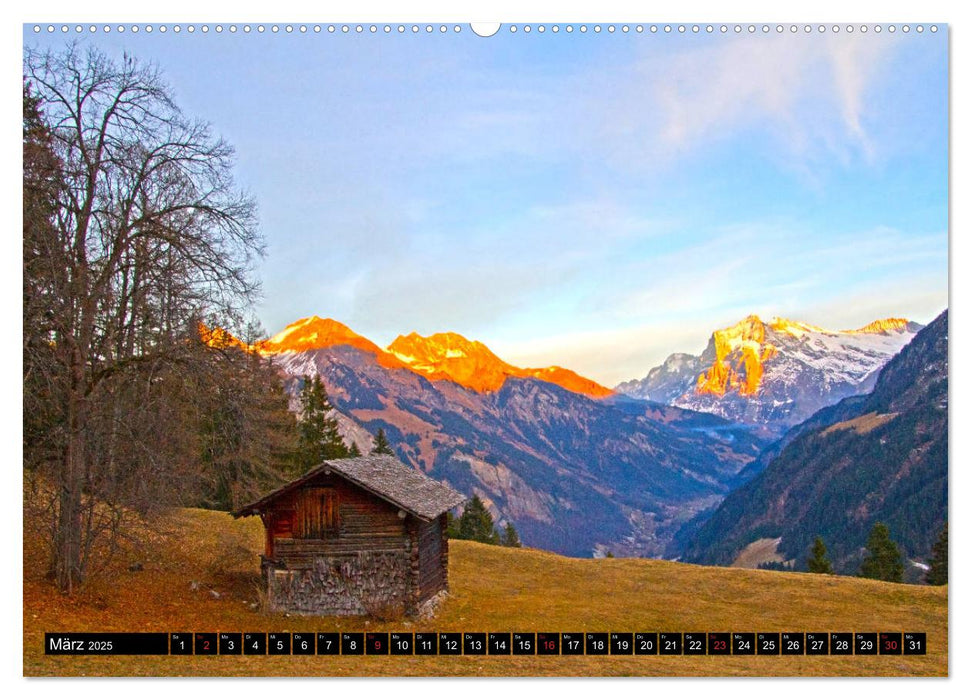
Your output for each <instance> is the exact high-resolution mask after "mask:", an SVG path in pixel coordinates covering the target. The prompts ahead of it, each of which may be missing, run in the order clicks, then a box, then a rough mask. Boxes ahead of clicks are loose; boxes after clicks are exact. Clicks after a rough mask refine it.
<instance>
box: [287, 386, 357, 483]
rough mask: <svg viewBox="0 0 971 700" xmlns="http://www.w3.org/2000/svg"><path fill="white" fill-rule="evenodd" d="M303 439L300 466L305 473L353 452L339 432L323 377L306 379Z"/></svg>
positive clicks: (302, 395) (302, 405)
mask: <svg viewBox="0 0 971 700" xmlns="http://www.w3.org/2000/svg"><path fill="white" fill-rule="evenodd" d="M300 408H301V415H300V423H299V428H300V437H299V441H298V442H299V447H298V449H297V456H296V460H295V461H296V464H297V467H298V468H299V470H300V471H301V472H305V471H307V470H308V469H311V468H313V467H315V466H317V465H318V464H320V463H321V462H323V461H324V460H327V459H339V458H341V457H347V456H348V455H349V454H350V452H349V450H348V449H347V445H345V444H344V440H343V439H342V438H341V436H340V433H339V432H338V430H337V419H336V418H334V417H332V416H331V415H330V414H331V412H332V411H333V409H334V407H333V406H331V403H330V399H329V398H328V397H327V389H326V388H325V387H324V383H323V382H322V381H321V379H320V376H319V375H317V376H314V377H313V378H312V379H311V378H309V377H304V382H303V388H302V389H301V390H300Z"/></svg>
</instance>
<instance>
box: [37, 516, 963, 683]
mask: <svg viewBox="0 0 971 700" xmlns="http://www.w3.org/2000/svg"><path fill="white" fill-rule="evenodd" d="M142 539H144V540H145V541H146V544H144V545H142V546H141V547H134V548H133V549H131V550H130V551H128V552H127V553H126V560H125V561H124V562H120V565H119V567H118V569H117V570H116V571H115V572H113V575H112V576H111V580H110V581H108V580H107V579H106V580H103V581H102V582H101V583H95V584H93V585H92V586H91V588H90V590H88V591H87V592H86V593H85V594H84V595H82V596H79V597H77V598H73V599H65V598H63V597H61V596H59V595H57V594H56V593H54V592H53V591H52V589H51V588H50V587H49V585H48V584H47V583H46V582H45V581H44V580H43V575H42V572H43V565H42V562H43V548H42V543H41V540H40V538H39V537H37V536H35V535H32V534H28V535H27V536H26V537H25V543H24V545H25V555H24V674H25V675H30V676H45V675H70V676H413V675H422V676H428V675H431V676H453V675H458V676H507V675H509V676H513V675H514V676H672V675H688V676H708V675H716V676H774V675H781V676H794V675H814V676H871V675H876V676H940V675H946V674H947V668H948V667H947V588H946V587H945V588H932V587H926V586H907V585H896V584H887V583H881V582H875V581H865V580H861V579H854V578H844V577H830V576H813V575H809V574H795V573H779V572H772V571H752V570H740V569H724V568H714V567H699V566H691V565H685V564H676V563H671V562H662V561H651V560H626V559H600V560H582V559H569V558H565V557H561V556H557V555H554V554H550V553H547V552H542V551H537V550H529V549H523V550H510V549H505V548H500V547H490V546H486V545H479V544H475V543H470V542H453V543H452V550H451V551H452V555H451V581H452V595H451V596H450V598H449V599H448V600H447V602H446V603H445V604H444V606H443V607H442V608H441V610H440V612H439V614H438V616H437V617H436V618H435V619H434V620H432V621H428V622H418V623H410V622H405V621H401V622H393V623H384V622H378V621H374V620H367V619H363V618H350V619H335V618H314V617H287V616H284V615H280V614H266V613H263V612H261V611H260V610H259V609H254V607H257V608H258V605H259V602H260V601H259V594H258V585H257V584H258V574H257V571H258V552H259V550H260V546H261V541H262V531H261V526H260V523H259V521H258V520H256V519H255V518H250V519H246V520H243V521H233V520H232V519H231V518H230V517H229V516H228V515H226V514H225V513H216V512H209V511H202V510H181V511H176V512H174V513H173V514H171V515H170V516H168V517H167V518H166V519H165V520H164V521H163V522H162V523H161V524H160V526H159V529H158V534H156V535H154V536H152V537H150V538H149V537H145V538H142ZM134 562H140V563H141V564H142V565H143V567H144V568H143V570H141V571H129V568H128V567H129V565H130V564H131V563H134ZM214 593H215V594H218V597H217V596H216V595H214ZM333 630H353V631H363V630H375V631H422V630H424V631H470V632H471V631H482V632H488V631H563V632H566V631H578V632H579V631H874V632H876V631H882V630H899V631H904V630H908V631H926V632H927V645H928V649H929V654H928V655H927V656H925V657H918V656H903V657H901V656H898V657H890V656H883V657H880V656H875V657H775V658H770V657H761V658H760V657H693V656H685V657H326V656H319V657H301V656H294V657H253V656H247V657H120V656H119V657H47V656H45V655H44V653H43V639H44V632H45V631H70V632H81V631H198V632H205V631H211V632H218V631H238V632H254V631H276V632H286V631H291V632H292V631H333Z"/></svg>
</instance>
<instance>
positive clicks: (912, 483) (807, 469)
mask: <svg viewBox="0 0 971 700" xmlns="http://www.w3.org/2000/svg"><path fill="white" fill-rule="evenodd" d="M947 322H948V314H947V311H945V312H944V313H942V314H941V315H940V316H939V317H938V318H937V319H935V320H934V321H933V322H932V323H931V324H929V325H928V326H927V327H926V328H924V329H923V330H922V331H920V332H919V333H918V334H917V335H916V336H915V337H914V339H913V340H912V341H911V342H910V344H908V345H907V346H906V347H905V348H904V349H903V350H901V352H900V353H899V354H898V355H896V356H895V357H894V358H893V359H891V360H890V361H889V362H888V363H887V364H886V366H885V367H884V368H883V370H882V371H881V372H880V375H879V377H878V379H877V381H876V385H875V386H874V388H873V390H872V391H871V392H870V393H869V394H867V395H866V396H856V397H852V398H849V399H845V400H844V401H842V402H840V403H839V404H837V405H836V406H832V407H830V408H827V409H824V410H823V411H821V412H820V413H819V414H817V415H816V416H813V418H811V419H810V421H808V422H807V423H806V424H803V425H801V426H798V427H797V428H795V429H794V430H793V431H792V434H791V435H790V436H787V439H785V440H784V442H783V445H784V446H782V447H781V449H779V448H775V447H774V448H770V451H771V452H774V453H777V454H776V456H775V457H774V458H773V459H772V460H771V461H770V462H769V463H768V465H767V466H766V467H765V469H764V471H762V473H761V474H759V475H758V476H756V477H755V478H754V479H753V480H752V481H751V482H749V483H748V484H746V485H745V486H743V487H741V488H739V489H738V490H737V491H735V492H734V493H732V494H731V495H730V496H729V497H728V498H726V499H725V501H724V502H723V503H722V504H721V506H719V508H718V509H717V510H716V511H715V513H714V514H713V515H712V516H711V518H710V519H709V520H708V521H707V522H706V523H705V524H704V525H703V526H702V527H701V528H700V529H699V531H698V532H697V534H696V535H695V536H694V538H693V541H692V543H691V544H690V545H689V546H688V547H687V550H686V552H685V557H684V558H685V559H686V560H688V561H693V562H700V563H712V564H730V563H731V562H732V560H733V559H734V558H735V556H736V554H737V553H738V552H739V551H741V549H743V548H744V547H745V546H746V545H748V544H750V543H751V542H753V541H755V540H757V539H760V538H776V537H781V538H782V539H781V542H780V545H779V549H780V551H781V552H782V553H783V555H784V557H785V558H786V559H796V560H797V562H799V563H802V562H803V561H804V559H805V557H806V553H807V551H808V549H809V546H810V545H811V543H812V540H813V538H814V537H815V536H816V535H817V534H818V535H820V536H822V537H823V539H824V541H825V542H826V545H827V547H829V549H830V555H831V558H832V560H833V563H834V565H835V567H836V569H837V571H841V572H846V573H854V572H855V571H856V569H857V568H858V566H859V562H860V560H861V553H862V548H863V546H864V545H865V542H866V537H867V534H868V532H869V530H870V528H871V527H872V525H873V523H875V522H877V521H882V522H885V523H886V524H887V525H888V526H889V527H890V531H891V535H892V536H893V538H894V539H895V540H896V541H897V542H898V543H899V544H900V545H901V547H902V549H903V550H904V552H905V553H906V555H907V556H909V557H911V558H917V559H921V558H924V557H926V556H927V554H928V552H929V551H930V547H931V545H932V544H933V542H934V540H935V538H936V537H937V534H938V532H939V531H940V529H941V527H942V526H943V523H944V520H945V518H946V515H947V459H948V435H947V429H948V415H947V406H948V366H947V365H948V359H947V349H948V332H947Z"/></svg>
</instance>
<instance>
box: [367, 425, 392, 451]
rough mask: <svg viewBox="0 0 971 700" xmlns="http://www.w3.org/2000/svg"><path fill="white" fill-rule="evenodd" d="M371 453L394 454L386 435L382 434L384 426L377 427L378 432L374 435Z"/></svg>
mask: <svg viewBox="0 0 971 700" xmlns="http://www.w3.org/2000/svg"><path fill="white" fill-rule="evenodd" d="M371 454H373V455H391V456H392V457H393V456H394V450H392V449H391V443H390V442H388V436H387V435H385V434H384V428H378V434H377V435H375V436H374V449H372V450H371Z"/></svg>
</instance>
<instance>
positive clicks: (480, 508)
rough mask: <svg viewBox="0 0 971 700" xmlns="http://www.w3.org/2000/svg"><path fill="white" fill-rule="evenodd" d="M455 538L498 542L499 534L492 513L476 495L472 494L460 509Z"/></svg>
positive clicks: (488, 542) (489, 542)
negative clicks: (460, 513) (463, 508)
mask: <svg viewBox="0 0 971 700" xmlns="http://www.w3.org/2000/svg"><path fill="white" fill-rule="evenodd" d="M456 539H459V540H472V541H474V542H484V543H485V544H499V535H498V533H497V532H496V528H495V523H494V521H493V520H492V515H491V514H490V513H489V510H488V509H487V508H486V507H485V504H484V503H483V502H482V499H480V498H479V497H478V496H473V497H472V500H471V501H469V502H468V504H467V505H466V506H465V510H463V511H462V517H461V518H459V524H458V533H457V535H456Z"/></svg>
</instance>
